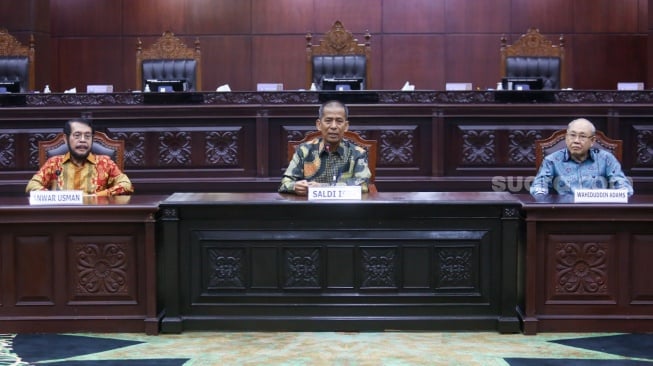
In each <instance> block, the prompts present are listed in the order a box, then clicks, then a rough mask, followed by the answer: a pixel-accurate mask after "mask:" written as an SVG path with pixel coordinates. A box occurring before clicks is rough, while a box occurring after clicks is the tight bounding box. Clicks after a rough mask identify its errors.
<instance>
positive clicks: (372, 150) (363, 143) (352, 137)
mask: <svg viewBox="0 0 653 366" xmlns="http://www.w3.org/2000/svg"><path fill="white" fill-rule="evenodd" d="M321 136H322V132H320V131H317V130H316V131H311V132H308V133H307V134H306V135H305V136H304V138H303V139H301V140H298V141H288V162H290V160H292V157H293V155H294V154H295V149H297V146H299V145H300V144H302V143H304V142H307V141H311V140H314V139H316V138H318V137H321ZM344 138H345V139H346V140H349V141H351V142H353V143H354V144H356V145H358V146H360V147H362V148H364V149H365V150H367V167H368V168H369V169H370V173H372V176H371V177H370V182H369V184H368V185H367V187H368V190H369V192H370V193H376V192H377V189H376V185H375V183H374V182H375V178H376V156H377V146H378V143H377V141H376V140H366V139H363V138H362V137H361V136H360V135H359V134H358V133H356V132H353V131H345V136H344Z"/></svg>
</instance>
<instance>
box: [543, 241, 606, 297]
mask: <svg viewBox="0 0 653 366" xmlns="http://www.w3.org/2000/svg"><path fill="white" fill-rule="evenodd" d="M615 243H616V236H615V235H598V234H596V235H574V234H564V235H563V234H560V235H549V236H548V237H547V243H546V246H547V264H546V268H545V278H547V279H549V280H548V281H547V284H548V288H547V289H546V293H547V296H546V301H545V302H546V303H547V304H552V303H558V304H559V303H560V302H561V301H567V302H575V303H578V302H583V301H586V302H587V301H589V302H596V301H608V302H609V303H612V304H614V303H616V302H617V301H618V294H617V291H618V278H619V277H618V269H617V267H616V260H617V255H618V254H617V252H616V247H615Z"/></svg>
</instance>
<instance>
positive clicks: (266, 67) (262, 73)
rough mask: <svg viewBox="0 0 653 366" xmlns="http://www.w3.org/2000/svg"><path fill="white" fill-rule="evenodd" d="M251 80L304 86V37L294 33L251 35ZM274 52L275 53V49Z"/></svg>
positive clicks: (252, 87) (289, 85) (251, 86)
mask: <svg viewBox="0 0 653 366" xmlns="http://www.w3.org/2000/svg"><path fill="white" fill-rule="evenodd" d="M252 41H253V47H252V48H253V51H252V66H253V68H252V83H253V85H249V86H248V88H247V89H250V90H256V83H283V84H284V89H286V90H288V89H290V90H293V89H294V90H297V89H300V88H305V83H306V73H305V72H304V70H305V68H306V61H305V57H306V56H305V48H304V47H303V46H304V45H305V44H306V41H305V40H302V39H300V38H299V37H294V36H284V37H270V36H257V37H254V38H253V40H252ZM275 51H276V52H275Z"/></svg>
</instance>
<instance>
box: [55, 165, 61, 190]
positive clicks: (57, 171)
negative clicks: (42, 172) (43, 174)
mask: <svg viewBox="0 0 653 366" xmlns="http://www.w3.org/2000/svg"><path fill="white" fill-rule="evenodd" d="M54 175H56V177H55V178H54V190H55V191H58V190H59V176H60V175H61V170H59V169H57V170H55V171H54Z"/></svg>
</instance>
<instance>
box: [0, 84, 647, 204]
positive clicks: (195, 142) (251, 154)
mask: <svg viewBox="0 0 653 366" xmlns="http://www.w3.org/2000/svg"><path fill="white" fill-rule="evenodd" d="M402 82H403V81H402ZM414 82H415V83H418V84H417V85H418V86H419V85H420V84H419V81H414ZM370 94H373V95H376V96H377V97H378V99H379V100H380V101H381V103H378V104H367V103H365V104H351V105H350V106H349V107H350V112H351V114H350V123H351V124H350V129H351V130H354V131H357V132H360V133H361V134H362V135H363V136H365V138H366V139H374V140H377V141H378V144H379V153H378V165H377V182H376V184H377V187H378V189H379V191H431V190H436V191H438V190H442V191H469V190H473V191H486V190H490V189H493V190H494V189H495V188H494V187H493V186H492V184H493V179H494V178H496V177H511V178H514V179H519V180H520V181H521V182H524V180H525V179H526V178H527V177H532V176H533V174H534V173H535V172H534V166H535V149H534V146H535V140H536V139H541V138H544V137H547V136H549V135H551V133H553V131H555V130H558V129H561V128H564V127H565V126H566V125H567V123H569V121H571V120H572V119H574V118H578V117H581V116H582V117H586V118H589V119H590V120H591V121H592V122H594V124H595V125H596V127H597V129H599V130H602V131H604V132H606V133H607V134H608V136H610V137H611V138H616V139H622V140H623V141H624V159H623V162H622V167H623V169H624V172H625V173H626V175H628V176H630V177H632V178H633V181H634V186H635V191H636V192H637V193H638V194H642V193H650V192H653V154H651V152H650V149H649V148H648V146H651V145H652V144H653V133H652V132H653V123H652V122H651V119H650V115H651V111H650V109H651V108H650V107H649V105H650V104H651V103H653V92H650V91H644V92H616V91H612V92H610V91H606V92H595V91H564V92H557V93H554V98H555V99H556V100H558V101H559V102H558V103H530V102H526V103H514V104H502V103H496V102H495V100H496V99H495V97H496V94H495V93H491V92H486V91H472V92H444V91H443V92H432V91H423V90H417V91H414V92H409V93H406V92H401V91H398V90H395V91H384V92H378V93H370V92H361V93H358V92H352V93H350V94H349V95H350V96H351V95H370ZM152 96H154V97H156V95H152V94H146V93H140V94H134V93H119V94H109V95H105V94H93V95H88V94H78V95H70V94H57V93H54V94H50V95H44V94H37V95H29V96H28V97H27V98H26V100H27V102H28V103H29V104H28V106H26V107H19V108H13V107H3V108H2V109H1V111H2V114H0V171H2V174H0V194H5V195H20V196H24V189H25V184H26V182H27V180H29V178H30V177H31V176H32V175H33V174H34V172H35V171H36V169H37V168H38V141H40V140H47V139H50V138H51V136H50V135H49V134H53V133H56V132H59V131H61V127H62V125H63V122H64V120H66V119H69V118H71V117H76V116H79V115H81V114H88V115H90V116H91V117H92V118H93V121H94V123H95V126H96V128H97V129H98V131H103V132H107V134H108V135H109V136H110V137H112V138H116V139H121V140H124V141H125V170H126V173H127V174H128V175H129V177H130V178H131V179H132V182H134V185H135V186H136V187H137V188H136V190H137V192H138V193H139V194H147V193H171V192H175V191H178V190H179V189H180V187H183V190H184V191H186V192H197V191H227V192H233V191H246V192H252V191H267V192H270V191H273V190H275V189H276V188H277V187H278V184H279V179H280V177H281V175H282V173H283V170H284V169H285V167H286V166H287V164H288V158H287V156H286V151H287V141H289V140H299V139H300V138H301V137H302V136H303V135H304V134H305V132H306V131H312V130H314V129H315V118H316V116H317V110H318V108H317V104H318V93H313V92H296V91H295V92H282V93H279V92H267V93H263V92H262V93H252V92H232V93H216V92H211V93H202V94H201V95H200V96H201V97H203V98H204V102H202V103H199V104H190V105H181V104H175V103H168V104H166V103H158V104H151V103H148V102H146V99H145V97H152ZM165 96H166V97H177V96H178V95H173V94H167V95H165ZM7 97H10V96H7V95H5V96H0V102H3V101H6V100H7ZM520 189H521V188H520Z"/></svg>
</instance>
